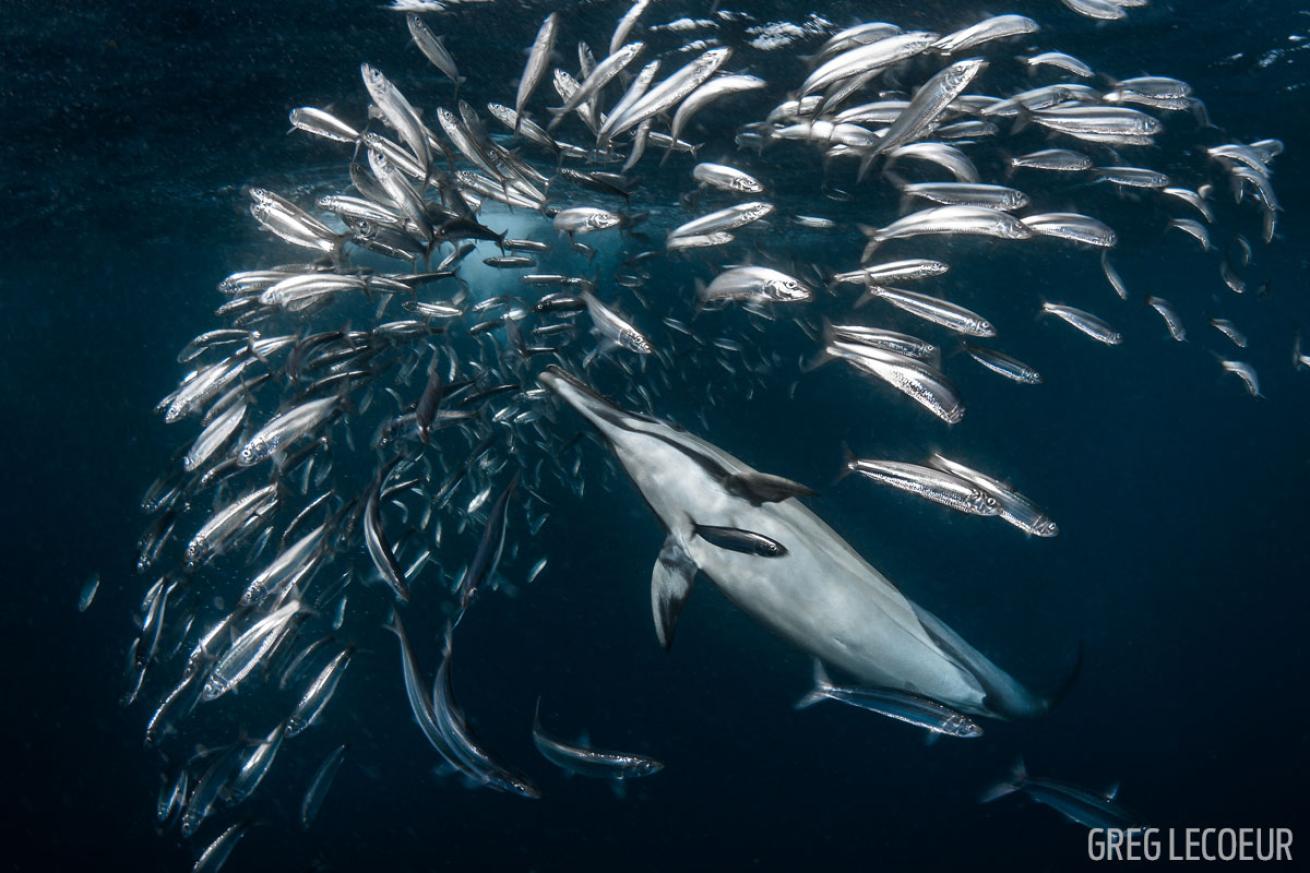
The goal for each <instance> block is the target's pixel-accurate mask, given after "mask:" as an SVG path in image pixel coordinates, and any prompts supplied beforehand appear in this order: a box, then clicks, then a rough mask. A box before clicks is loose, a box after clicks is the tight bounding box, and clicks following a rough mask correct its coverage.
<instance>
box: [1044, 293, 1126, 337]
mask: <svg viewBox="0 0 1310 873" xmlns="http://www.w3.org/2000/svg"><path fill="white" fill-rule="evenodd" d="M1042 312H1043V313H1044V314H1047V315H1054V316H1055V317H1056V318H1058V319H1060V320H1061V321H1063V322H1065V323H1066V324H1069V325H1072V326H1073V327H1074V328H1076V329H1077V330H1078V331H1079V332H1081V333H1084V334H1086V335H1087V336H1089V337H1091V338H1092V339H1094V340H1096V341H1097V342H1100V343H1105V344H1106V345H1109V346H1117V345H1119V343H1121V342H1123V335H1122V334H1121V333H1119V331H1117V330H1115V329H1114V328H1112V327H1110V325H1109V324H1107V323H1106V322H1105V321H1104V320H1103V319H1101V318H1099V317H1097V316H1095V315H1092V314H1091V313H1090V312H1086V311H1084V310H1082V309H1075V308H1074V307H1072V306H1065V305H1064V304H1062V303H1043V304H1042Z"/></svg>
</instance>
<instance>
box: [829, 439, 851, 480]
mask: <svg viewBox="0 0 1310 873" xmlns="http://www.w3.org/2000/svg"><path fill="white" fill-rule="evenodd" d="M841 459H842V463H841V471H840V472H839V473H838V474H837V476H836V478H834V479H833V480H832V484H833V485H836V484H837V483H838V482H840V481H842V480H843V479H845V478H846V477H847V476H849V475H851V473H854V472H855V452H853V451H851V447H850V446H849V445H847V443H846V441H845V440H842V444H841Z"/></svg>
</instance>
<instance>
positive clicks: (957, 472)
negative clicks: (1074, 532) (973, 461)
mask: <svg viewBox="0 0 1310 873" xmlns="http://www.w3.org/2000/svg"><path fill="white" fill-rule="evenodd" d="M928 463H929V464H930V465H932V466H933V467H935V468H937V469H938V470H941V471H942V472H944V473H949V474H951V475H952V476H956V477H958V478H960V479H963V480H964V481H966V482H971V483H973V484H974V485H977V486H978V487H979V488H981V489H983V490H984V491H986V492H987V493H988V494H990V495H991V496H992V497H995V498H996V501H997V510H998V512H997V514H998V515H999V516H1000V517H1001V519H1002V520H1004V521H1006V522H1008V523H1010V524H1012V525H1014V526H1015V527H1017V528H1019V529H1020V530H1022V531H1023V532H1024V533H1028V534H1033V535H1035V536H1039V537H1053V536H1058V535H1059V533H1060V528H1059V525H1057V524H1056V523H1055V522H1054V521H1052V520H1051V519H1050V518H1049V517H1048V516H1047V515H1046V513H1044V512H1042V511H1041V510H1040V509H1038V508H1037V506H1036V504H1034V503H1033V502H1032V501H1031V500H1029V499H1028V498H1027V497H1024V496H1023V495H1022V494H1020V493H1019V492H1018V491H1015V490H1014V489H1013V488H1011V487H1010V486H1009V485H1006V484H1005V483H1004V482H1001V481H999V480H997V479H993V478H992V477H991V476H988V475H986V474H984V473H981V472H979V471H978V470H975V469H973V468H972V467H967V466H965V465H964V464H962V463H960V462H959V461H953V460H951V459H950V458H947V457H945V456H944V455H941V454H934V455H933V456H932V457H930V458H929V459H928Z"/></svg>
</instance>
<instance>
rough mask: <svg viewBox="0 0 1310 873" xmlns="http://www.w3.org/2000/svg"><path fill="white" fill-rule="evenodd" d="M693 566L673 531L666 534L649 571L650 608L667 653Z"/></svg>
mask: <svg viewBox="0 0 1310 873" xmlns="http://www.w3.org/2000/svg"><path fill="white" fill-rule="evenodd" d="M696 569H697V568H696V562H695V561H693V560H692V559H691V556H690V555H688V554H687V553H686V551H684V550H683V548H682V546H681V545H679V544H678V541H677V540H676V539H674V537H673V534H669V536H668V538H667V539H665V540H664V547H663V548H661V549H660V556H659V558H657V559H656V561H655V567H654V569H652V570H651V574H650V608H651V612H652V613H653V614H654V616H655V635H656V636H657V637H659V641H660V645H661V646H663V647H664V651H666V652H667V651H668V650H669V649H671V648H672V647H673V631H674V627H675V626H676V625H677V622H678V616H679V615H680V614H681V613H682V605H683V604H684V603H685V602H686V601H687V595H688V594H690V593H691V583H692V580H693V579H695V578H696Z"/></svg>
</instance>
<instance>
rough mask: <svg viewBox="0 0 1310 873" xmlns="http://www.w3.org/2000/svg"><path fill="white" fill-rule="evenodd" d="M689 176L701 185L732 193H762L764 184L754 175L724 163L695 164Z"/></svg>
mask: <svg viewBox="0 0 1310 873" xmlns="http://www.w3.org/2000/svg"><path fill="white" fill-rule="evenodd" d="M691 177H692V178H693V179H695V180H696V181H697V182H699V183H700V184H701V185H705V186H707V187H710V188H717V189H719V190H720V191H728V192H731V193H733V194H763V193H764V185H763V184H762V183H761V182H760V181H759V180H758V179H756V178H755V177H754V176H752V175H750V174H749V173H744V172H742V171H741V170H738V169H737V168H736V167H729V166H727V165H725V164H709V163H702V164H697V165H696V166H694V167H692V169H691Z"/></svg>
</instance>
